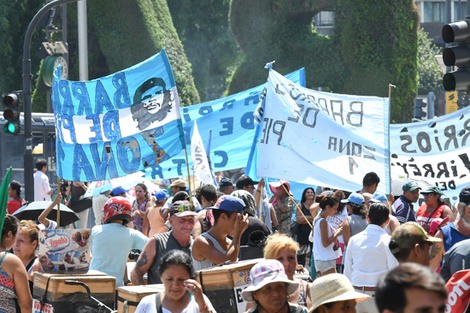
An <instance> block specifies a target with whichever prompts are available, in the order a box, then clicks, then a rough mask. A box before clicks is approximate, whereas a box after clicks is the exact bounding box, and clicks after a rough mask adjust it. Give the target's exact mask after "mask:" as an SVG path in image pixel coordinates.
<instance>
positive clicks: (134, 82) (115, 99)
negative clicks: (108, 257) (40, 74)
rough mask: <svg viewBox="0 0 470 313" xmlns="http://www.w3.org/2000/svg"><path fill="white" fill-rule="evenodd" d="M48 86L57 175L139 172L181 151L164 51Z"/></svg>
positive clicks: (85, 177)
mask: <svg viewBox="0 0 470 313" xmlns="http://www.w3.org/2000/svg"><path fill="white" fill-rule="evenodd" d="M59 76H60V75H58V72H56V73H55V75H54V82H53V85H52V105H53V109H54V115H55V123H56V134H57V139H56V144H57V147H56V151H57V176H59V177H61V178H63V179H66V180H73V181H99V180H107V179H112V178H116V177H122V176H125V175H128V174H132V173H135V172H137V171H141V170H143V169H145V168H147V167H149V166H153V165H156V164H159V163H161V162H163V161H164V160H167V159H169V158H171V157H172V156H174V155H176V154H178V153H179V152H180V151H181V150H182V149H184V136H183V128H182V121H181V113H180V104H179V99H178V92H177V90H176V86H175V81H174V78H173V73H172V70H171V66H170V63H169V61H168V57H167V55H166V53H165V51H164V50H162V51H161V52H160V53H158V54H157V55H155V56H153V57H151V58H149V59H147V60H146V61H144V62H142V63H139V64H137V65H135V66H133V67H131V68H128V69H126V70H123V71H120V72H117V73H115V74H112V75H109V76H106V77H102V78H99V79H96V80H92V81H88V82H76V81H68V80H61V79H60V78H59Z"/></svg>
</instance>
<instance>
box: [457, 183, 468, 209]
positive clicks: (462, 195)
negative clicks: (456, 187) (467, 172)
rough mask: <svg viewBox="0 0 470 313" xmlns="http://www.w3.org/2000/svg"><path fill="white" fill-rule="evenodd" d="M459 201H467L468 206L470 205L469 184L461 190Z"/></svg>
mask: <svg viewBox="0 0 470 313" xmlns="http://www.w3.org/2000/svg"><path fill="white" fill-rule="evenodd" d="M459 201H460V202H463V203H465V205H466V206H470V186H467V187H465V188H464V189H462V191H460V194H459Z"/></svg>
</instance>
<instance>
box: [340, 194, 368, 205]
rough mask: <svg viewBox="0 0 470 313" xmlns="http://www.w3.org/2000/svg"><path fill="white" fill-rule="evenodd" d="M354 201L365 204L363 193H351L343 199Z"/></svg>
mask: <svg viewBox="0 0 470 313" xmlns="http://www.w3.org/2000/svg"><path fill="white" fill-rule="evenodd" d="M348 202H351V203H354V204H357V205H363V204H364V196H363V195H361V194H360V193H357V192H353V193H352V194H350V195H349V197H348V198H347V199H343V200H341V203H348Z"/></svg>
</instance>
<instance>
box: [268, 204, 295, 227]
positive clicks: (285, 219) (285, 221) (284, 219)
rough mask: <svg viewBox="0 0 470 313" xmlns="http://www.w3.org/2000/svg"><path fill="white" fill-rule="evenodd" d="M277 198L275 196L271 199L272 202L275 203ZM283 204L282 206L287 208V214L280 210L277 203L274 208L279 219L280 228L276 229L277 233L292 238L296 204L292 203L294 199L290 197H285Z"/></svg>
mask: <svg viewBox="0 0 470 313" xmlns="http://www.w3.org/2000/svg"><path fill="white" fill-rule="evenodd" d="M274 197H275V196H273V197H272V198H271V202H275V201H273V200H274V199H275V198H274ZM281 202H282V204H284V207H285V208H286V210H287V212H285V213H284V212H281V210H280V209H279V206H278V204H277V203H274V204H273V207H274V212H276V217H277V221H278V226H277V227H276V231H277V232H279V233H281V234H286V235H287V236H292V235H291V232H290V225H291V223H292V222H291V221H292V212H294V202H293V201H292V199H291V198H290V197H289V195H285V196H284V197H283V198H282V199H281Z"/></svg>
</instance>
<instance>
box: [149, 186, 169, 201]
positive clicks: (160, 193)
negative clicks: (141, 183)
mask: <svg viewBox="0 0 470 313" xmlns="http://www.w3.org/2000/svg"><path fill="white" fill-rule="evenodd" d="M153 195H154V196H155V198H157V201H162V200H163V199H166V198H168V197H169V196H170V195H169V194H168V191H166V190H164V189H163V190H159V191H157V192H155V193H154V194H153Z"/></svg>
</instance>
